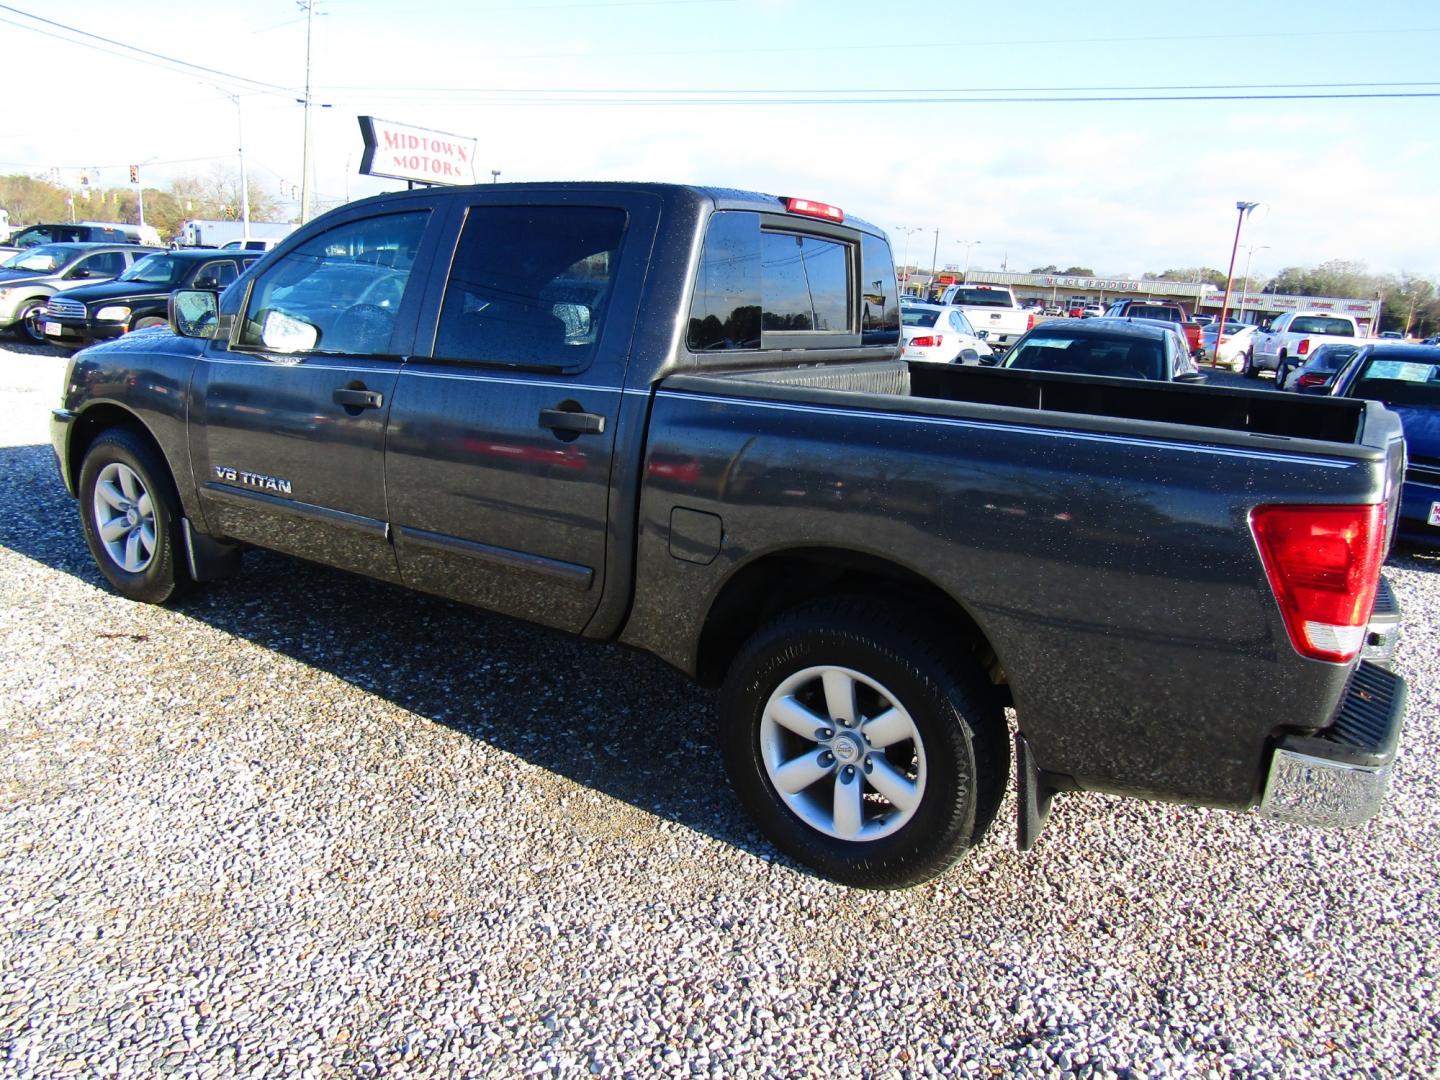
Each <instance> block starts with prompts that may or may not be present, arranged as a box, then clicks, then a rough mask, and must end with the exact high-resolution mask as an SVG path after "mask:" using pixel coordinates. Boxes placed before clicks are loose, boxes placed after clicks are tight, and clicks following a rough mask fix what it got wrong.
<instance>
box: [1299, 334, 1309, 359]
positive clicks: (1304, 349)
mask: <svg viewBox="0 0 1440 1080" xmlns="http://www.w3.org/2000/svg"><path fill="white" fill-rule="evenodd" d="M1309 351H1310V339H1309V338H1308V337H1307V338H1301V339H1300V347H1299V348H1298V349H1296V350H1295V354H1296V355H1297V356H1304V355H1305V354H1306V353H1308V352H1309Z"/></svg>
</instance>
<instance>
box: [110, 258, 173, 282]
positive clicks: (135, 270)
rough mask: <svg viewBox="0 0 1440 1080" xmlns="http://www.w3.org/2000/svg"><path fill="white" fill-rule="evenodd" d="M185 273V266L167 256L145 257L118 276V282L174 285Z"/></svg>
mask: <svg viewBox="0 0 1440 1080" xmlns="http://www.w3.org/2000/svg"><path fill="white" fill-rule="evenodd" d="M184 273H185V264H184V263H183V262H181V261H180V260H179V259H176V258H173V257H171V256H169V255H146V256H145V258H143V259H141V260H140V261H139V262H137V263H136V264H135V265H134V266H132V267H130V269H129V270H126V271H125V272H124V273H123V274H121V275H120V277H119V280H120V281H139V282H142V283H144V284H146V285H176V284H178V283H179V281H180V278H181V277H182V276H183V275H184Z"/></svg>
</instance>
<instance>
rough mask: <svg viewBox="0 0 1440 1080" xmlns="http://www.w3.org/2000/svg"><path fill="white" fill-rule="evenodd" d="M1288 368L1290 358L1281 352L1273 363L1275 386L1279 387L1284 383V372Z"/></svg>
mask: <svg viewBox="0 0 1440 1080" xmlns="http://www.w3.org/2000/svg"><path fill="white" fill-rule="evenodd" d="M1289 367H1290V358H1289V357H1288V356H1286V355H1285V354H1284V353H1283V352H1282V353H1281V354H1280V356H1279V357H1278V358H1277V359H1276V361H1275V385H1276V386H1279V385H1280V384H1281V383H1282V382H1284V381H1285V372H1286V371H1287V370H1288V369H1289Z"/></svg>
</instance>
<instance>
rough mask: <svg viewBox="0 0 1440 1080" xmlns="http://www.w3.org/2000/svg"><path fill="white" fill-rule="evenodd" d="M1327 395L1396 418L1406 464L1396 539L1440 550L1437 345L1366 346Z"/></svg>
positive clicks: (1439, 366)
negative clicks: (1360, 401)
mask: <svg viewBox="0 0 1440 1080" xmlns="http://www.w3.org/2000/svg"><path fill="white" fill-rule="evenodd" d="M1331 392H1332V394H1333V395H1334V396H1335V397H1355V398H1367V399H1369V400H1371V401H1380V402H1383V403H1384V404H1385V405H1386V407H1387V408H1390V409H1392V410H1394V411H1395V412H1396V413H1398V414H1399V416H1400V423H1401V424H1402V425H1403V426H1404V428H1405V450H1406V458H1407V461H1406V465H1405V486H1404V489H1403V490H1402V491H1401V493H1400V521H1399V526H1398V535H1399V536H1400V537H1401V538H1402V539H1404V540H1410V541H1413V542H1416V543H1421V544H1425V545H1427V546H1432V547H1440V346H1436V345H1391V344H1388V343H1387V344H1375V345H1366V346H1364V347H1363V348H1361V349H1360V350H1359V351H1358V352H1356V354H1355V355H1354V356H1353V357H1351V358H1350V362H1349V363H1348V364H1346V365H1345V368H1344V370H1343V371H1341V373H1340V375H1339V376H1338V377H1337V378H1336V379H1335V385H1334V388H1333V390H1332V391H1331Z"/></svg>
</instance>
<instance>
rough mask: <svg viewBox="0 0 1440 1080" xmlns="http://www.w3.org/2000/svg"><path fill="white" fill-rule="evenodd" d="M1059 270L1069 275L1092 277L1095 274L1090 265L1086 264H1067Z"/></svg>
mask: <svg viewBox="0 0 1440 1080" xmlns="http://www.w3.org/2000/svg"><path fill="white" fill-rule="evenodd" d="M1060 272H1061V273H1062V274H1068V275H1070V276H1071V277H1094V276H1095V271H1094V270H1091V269H1090V267H1088V266H1067V267H1066V268H1065V269H1064V270H1061V271H1060Z"/></svg>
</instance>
